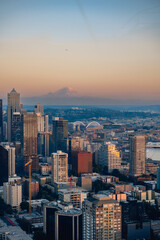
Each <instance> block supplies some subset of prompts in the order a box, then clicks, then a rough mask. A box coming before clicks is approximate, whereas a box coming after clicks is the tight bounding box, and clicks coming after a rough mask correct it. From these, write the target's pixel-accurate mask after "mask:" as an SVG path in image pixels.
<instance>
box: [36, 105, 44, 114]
mask: <svg viewBox="0 0 160 240" xmlns="http://www.w3.org/2000/svg"><path fill="white" fill-rule="evenodd" d="M34 112H35V113H41V114H44V109H43V106H41V105H40V103H37V105H35V106H34Z"/></svg>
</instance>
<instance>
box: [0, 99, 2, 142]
mask: <svg viewBox="0 0 160 240" xmlns="http://www.w3.org/2000/svg"><path fill="white" fill-rule="evenodd" d="M2 141H3V107H2V99H0V142H2Z"/></svg>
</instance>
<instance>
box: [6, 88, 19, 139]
mask: <svg viewBox="0 0 160 240" xmlns="http://www.w3.org/2000/svg"><path fill="white" fill-rule="evenodd" d="M20 110H21V109H20V94H19V93H17V92H16V90H15V89H14V88H13V89H12V91H11V92H10V93H8V105H7V124H8V126H7V129H8V142H11V140H12V138H11V134H12V117H13V113H14V112H20Z"/></svg>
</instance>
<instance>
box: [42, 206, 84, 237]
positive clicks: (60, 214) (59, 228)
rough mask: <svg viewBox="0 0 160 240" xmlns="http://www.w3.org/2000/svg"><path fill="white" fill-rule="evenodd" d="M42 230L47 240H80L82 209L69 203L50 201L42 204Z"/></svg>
mask: <svg viewBox="0 0 160 240" xmlns="http://www.w3.org/2000/svg"><path fill="white" fill-rule="evenodd" d="M43 221H44V224H43V231H44V233H45V234H46V236H47V239H48V240H56V239H61V240H66V239H73V240H82V211H81V210H80V209H77V208H73V205H72V204H70V203H68V204H67V203H63V202H60V203H58V202H50V203H48V204H46V205H44V206H43Z"/></svg>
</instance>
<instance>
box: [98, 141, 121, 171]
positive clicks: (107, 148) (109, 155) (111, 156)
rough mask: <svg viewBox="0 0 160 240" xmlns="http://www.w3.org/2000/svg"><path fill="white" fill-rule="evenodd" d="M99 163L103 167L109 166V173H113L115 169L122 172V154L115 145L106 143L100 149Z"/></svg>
mask: <svg viewBox="0 0 160 240" xmlns="http://www.w3.org/2000/svg"><path fill="white" fill-rule="evenodd" d="M98 162H99V164H100V165H102V167H105V166H107V168H108V172H112V171H113V169H118V170H120V169H121V162H122V161H121V157H120V152H119V151H118V150H117V149H116V146H115V145H114V144H112V143H110V142H106V143H104V144H103V145H102V146H101V147H100V148H99V151H98Z"/></svg>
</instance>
